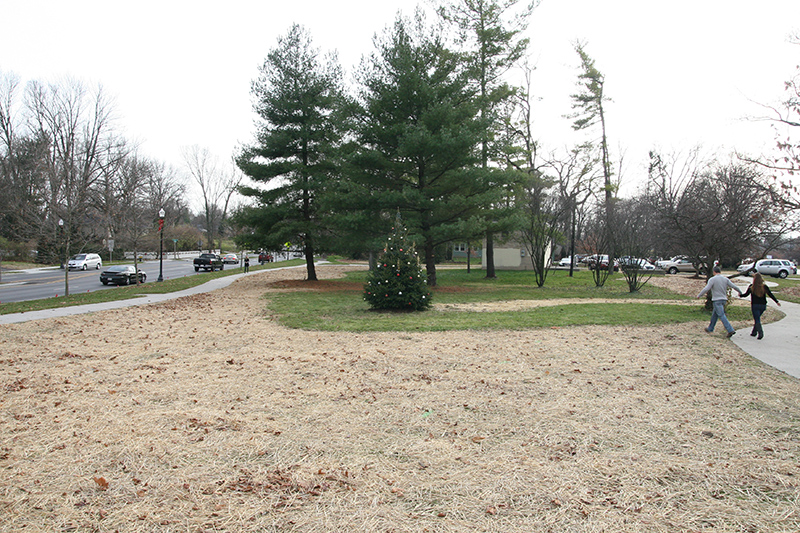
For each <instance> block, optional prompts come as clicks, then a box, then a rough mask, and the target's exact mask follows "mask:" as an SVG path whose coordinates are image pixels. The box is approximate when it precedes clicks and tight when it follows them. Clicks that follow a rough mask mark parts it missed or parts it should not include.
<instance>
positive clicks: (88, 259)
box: [67, 254, 103, 270]
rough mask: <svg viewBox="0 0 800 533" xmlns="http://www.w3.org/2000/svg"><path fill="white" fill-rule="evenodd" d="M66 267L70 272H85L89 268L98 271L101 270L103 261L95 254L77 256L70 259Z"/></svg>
mask: <svg viewBox="0 0 800 533" xmlns="http://www.w3.org/2000/svg"><path fill="white" fill-rule="evenodd" d="M67 267H68V268H69V269H70V270H86V269H89V268H94V269H96V270H100V269H101V268H103V260H102V259H100V256H99V255H97V254H78V255H74V256H72V258H70V260H69V263H67Z"/></svg>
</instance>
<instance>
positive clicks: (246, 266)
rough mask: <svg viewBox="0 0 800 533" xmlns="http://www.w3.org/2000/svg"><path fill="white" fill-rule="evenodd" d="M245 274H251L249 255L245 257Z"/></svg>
mask: <svg viewBox="0 0 800 533" xmlns="http://www.w3.org/2000/svg"><path fill="white" fill-rule="evenodd" d="M244 272H245V274H246V273H248V272H250V257H248V255H247V254H245V255H244Z"/></svg>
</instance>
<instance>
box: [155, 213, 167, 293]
mask: <svg viewBox="0 0 800 533" xmlns="http://www.w3.org/2000/svg"><path fill="white" fill-rule="evenodd" d="M164 215H166V213H165V212H164V208H163V207H162V208H161V209H160V210H159V212H158V218H159V221H158V233H159V237H160V239H159V240H160V241H161V244H160V249H159V251H158V279H157V280H156V281H164Z"/></svg>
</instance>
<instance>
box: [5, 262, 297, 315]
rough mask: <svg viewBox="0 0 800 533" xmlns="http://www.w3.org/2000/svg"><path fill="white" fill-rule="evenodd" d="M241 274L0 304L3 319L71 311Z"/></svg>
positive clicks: (221, 273) (205, 275)
mask: <svg viewBox="0 0 800 533" xmlns="http://www.w3.org/2000/svg"><path fill="white" fill-rule="evenodd" d="M303 264H305V260H303V259H292V260H291V261H281V262H279V263H267V264H265V265H258V264H256V265H251V266H250V271H251V272H255V271H258V270H269V269H273V268H282V267H289V266H297V265H303ZM241 272H242V270H241V269H239V268H237V269H235V270H218V271H216V272H205V273H201V274H195V275H192V276H184V277H181V278H173V279H168V280H164V281H161V282H156V281H148V282H147V283H143V284H141V285H128V286H122V287H114V288H111V289H105V290H97V291H93V292H87V293H79V294H70V295H69V296H67V297H64V296H59V297H56V298H46V299H44V300H29V301H26V302H11V303H5V304H0V315H7V314H9V313H25V312H29V311H41V310H42V309H56V308H59V307H70V306H73V305H86V304H96V303H103V302H114V301H117V300H127V299H129V298H135V297H137V296H142V295H146V294H166V293H170V292H178V291H182V290H184V289H190V288H192V287H196V286H198V285H202V284H203V283H206V282H207V281H210V280H212V279H216V278H222V277H225V276H232V275H234V274H241Z"/></svg>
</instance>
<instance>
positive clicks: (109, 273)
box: [100, 265, 147, 285]
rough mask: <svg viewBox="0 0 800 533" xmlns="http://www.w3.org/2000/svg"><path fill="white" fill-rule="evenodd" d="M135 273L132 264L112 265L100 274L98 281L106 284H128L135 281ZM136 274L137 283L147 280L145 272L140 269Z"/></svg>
mask: <svg viewBox="0 0 800 533" xmlns="http://www.w3.org/2000/svg"><path fill="white" fill-rule="evenodd" d="M136 274H137V273H136V268H134V267H133V265H114V266H111V267H108V269H107V270H105V271H103V273H102V274H100V283H102V284H103V285H108V284H109V283H113V284H114V285H130V284H131V283H136V277H137V276H136ZM138 274H139V276H138V277H139V283H144V282H145V281H146V280H147V274H145V273H144V272H143V271H141V270H140V271H139V273H138Z"/></svg>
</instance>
